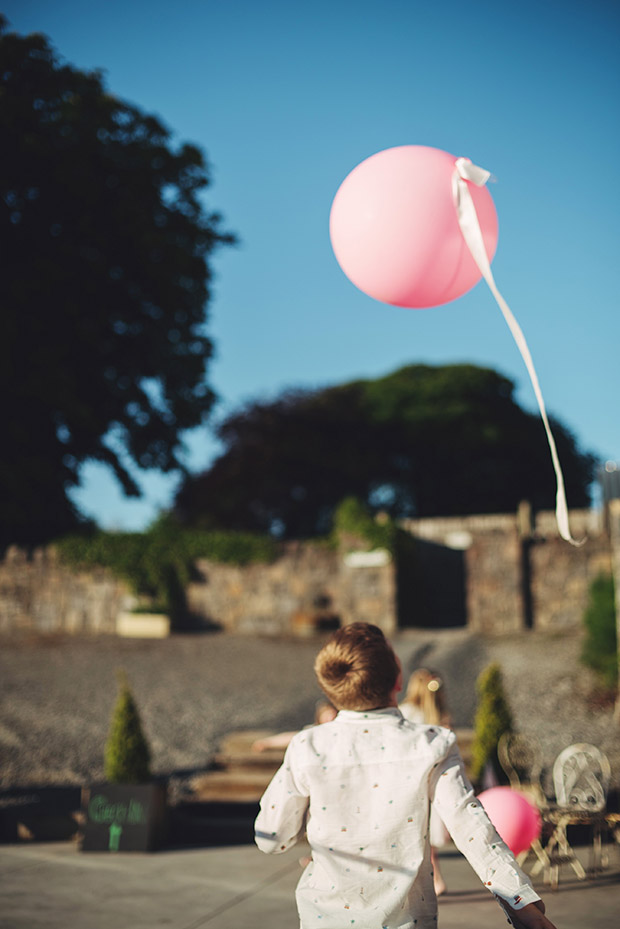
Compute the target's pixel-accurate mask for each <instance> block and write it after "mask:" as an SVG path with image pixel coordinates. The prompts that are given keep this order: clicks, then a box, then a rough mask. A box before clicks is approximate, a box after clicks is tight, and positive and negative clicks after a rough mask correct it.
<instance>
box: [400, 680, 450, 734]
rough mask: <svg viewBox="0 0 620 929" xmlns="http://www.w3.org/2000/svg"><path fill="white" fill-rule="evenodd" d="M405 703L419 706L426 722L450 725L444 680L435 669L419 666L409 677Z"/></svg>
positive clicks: (436, 724)
mask: <svg viewBox="0 0 620 929" xmlns="http://www.w3.org/2000/svg"><path fill="white" fill-rule="evenodd" d="M403 703H410V704H411V705H412V706H416V707H418V708H419V709H420V710H421V711H422V714H423V716H424V722H425V723H427V724H429V725H431V726H433V725H434V726H449V725H450V722H451V720H450V715H449V713H448V710H447V707H446V699H445V690H444V686H443V681H442V679H441V678H440V676H439V675H438V674H437V673H436V672H435V671H429V669H428V668H418V669H417V671H414V672H413V674H412V675H411V677H410V678H409V683H408V684H407V692H406V694H405V699H404V700H403Z"/></svg>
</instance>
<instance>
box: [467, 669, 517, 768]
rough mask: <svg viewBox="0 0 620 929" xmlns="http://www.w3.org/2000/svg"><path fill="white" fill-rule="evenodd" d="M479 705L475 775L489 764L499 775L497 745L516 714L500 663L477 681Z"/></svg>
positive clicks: (473, 755) (473, 757) (482, 674)
mask: <svg viewBox="0 0 620 929" xmlns="http://www.w3.org/2000/svg"><path fill="white" fill-rule="evenodd" d="M476 690H477V692H478V709H477V710H476V718H475V720H474V741H473V743H472V766H471V767H472V777H473V779H474V780H479V779H480V778H481V777H482V775H483V773H484V770H485V768H486V767H487V765H491V767H492V768H493V770H494V772H495V773H496V774H497V775H499V774H500V773H501V772H500V768H499V762H498V759H497V745H498V743H499V740H500V738H501V736H502V735H503V734H504V733H505V732H511V731H512V714H511V712H510V707H509V706H508V701H507V700H506V695H505V693H504V682H503V678H502V669H501V668H500V666H499V665H498V664H497V663H495V662H494V663H492V664H490V665H489V666H488V667H487V668H485V669H484V671H482V672H481V674H480V675H479V677H478V680H477V681H476Z"/></svg>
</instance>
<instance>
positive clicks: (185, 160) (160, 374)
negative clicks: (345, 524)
mask: <svg viewBox="0 0 620 929" xmlns="http://www.w3.org/2000/svg"><path fill="white" fill-rule="evenodd" d="M0 132H1V134H2V140H3V144H2V154H1V155H0V159H1V168H2V169H1V170H0V191H1V201H0V203H1V210H0V226H1V231H2V249H1V250H0V267H1V274H2V311H1V313H0V385H1V389H2V395H3V397H4V398H5V403H6V405H7V408H8V409H9V410H10V415H9V416H8V417H5V420H4V424H3V456H2V462H1V463H0V510H1V511H2V530H1V533H0V544H6V543H10V542H18V543H33V542H40V541H44V540H46V539H48V538H50V537H51V536H53V535H57V534H59V533H61V532H64V531H66V530H68V529H70V528H72V527H73V526H74V525H75V524H76V521H77V518H78V514H77V513H76V511H75V509H74V507H73V506H72V504H71V502H70V500H69V498H68V497H67V490H68V489H70V488H71V486H73V485H75V484H76V483H77V482H78V472H79V466H80V464H81V463H82V462H84V461H85V460H88V459H90V460H97V461H101V462H104V463H106V464H108V465H109V466H110V467H111V468H112V469H113V470H114V472H115V474H116V476H117V478H118V479H119V481H120V482H121V484H122V486H123V488H124V490H125V492H126V493H127V494H129V495H138V494H139V488H138V486H137V484H136V481H135V480H134V479H133V477H132V475H131V474H130V472H129V470H128V467H127V466H126V465H125V464H124V463H123V460H124V461H125V462H129V463H130V465H129V466H130V467H131V466H133V465H136V466H138V467H139V468H159V469H161V470H162V471H170V470H174V469H178V468H180V461H179V449H180V444H181V434H182V432H183V430H185V429H188V428H191V427H194V426H196V425H197V424H199V423H200V422H202V421H203V420H204V418H205V416H206V415H207V414H208V412H209V410H210V409H211V407H212V404H213V400H214V396H213V393H212V391H211V390H210V389H209V387H208V386H207V384H206V382H205V372H206V365H207V362H208V360H209V358H210V355H211V352H212V345H211V341H210V339H209V338H208V337H207V336H206V335H205V331H204V324H205V321H206V306H207V303H208V300H209V296H210V294H209V282H210V268H209V264H208V258H209V256H210V253H211V252H212V250H213V249H214V248H215V247H216V246H218V245H219V244H221V243H229V242H231V241H232V237H231V236H230V235H228V234H226V233H223V232H222V231H220V219H219V217H218V215H217V214H215V213H212V212H208V211H206V210H205V208H204V205H203V203H202V191H203V190H204V188H205V187H206V186H207V185H208V183H209V174H208V168H207V166H206V163H205V160H204V157H203V154H202V152H201V151H200V150H199V149H198V148H196V147H195V146H193V145H188V144H183V145H180V146H178V147H173V146H172V144H171V140H170V132H169V130H168V129H167V128H166V127H165V126H164V125H162V123H161V122H160V121H159V120H158V119H156V118H155V117H153V116H150V115H148V114H145V113H143V112H141V111H140V110H139V109H137V108H136V107H135V106H132V105H130V104H128V103H125V102H123V101H121V100H119V99H117V98H116V97H114V96H113V95H112V94H111V93H110V92H109V91H108V90H107V89H106V87H105V84H104V81H103V78H102V75H101V74H100V73H99V72H93V73H85V72H83V71H80V70H77V69H76V68H74V67H71V66H70V65H68V64H65V63H63V62H62V61H61V60H60V59H59V58H58V56H57V55H56V53H55V52H54V50H53V49H52V48H51V46H50V45H49V43H48V40H47V39H46V38H45V37H44V36H41V35H29V36H19V35H16V34H14V33H10V32H8V31H7V27H6V21H5V20H4V19H2V18H0Z"/></svg>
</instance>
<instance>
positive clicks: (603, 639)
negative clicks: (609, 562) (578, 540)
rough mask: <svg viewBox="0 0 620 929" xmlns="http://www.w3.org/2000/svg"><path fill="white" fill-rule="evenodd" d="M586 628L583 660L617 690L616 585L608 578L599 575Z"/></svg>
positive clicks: (585, 616) (585, 618)
mask: <svg viewBox="0 0 620 929" xmlns="http://www.w3.org/2000/svg"><path fill="white" fill-rule="evenodd" d="M583 624H584V626H585V630H586V635H585V639H584V642H583V648H582V652H581V660H582V661H583V663H584V664H586V665H588V667H590V668H592V669H593V670H594V671H596V673H597V674H598V675H599V677H600V679H601V682H602V683H603V684H604V685H605V686H606V687H609V688H613V687H614V686H615V685H616V682H617V680H618V640H617V633H616V603H615V597H614V581H613V578H612V577H610V576H609V575H608V574H599V575H598V577H596V578H594V580H593V581H592V583H591V584H590V590H589V596H588V604H587V606H586V610H585V613H584V614H583Z"/></svg>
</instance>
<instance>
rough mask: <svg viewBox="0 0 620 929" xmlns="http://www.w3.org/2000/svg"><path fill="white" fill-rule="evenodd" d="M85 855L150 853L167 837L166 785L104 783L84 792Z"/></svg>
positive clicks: (83, 849) (83, 842) (83, 838)
mask: <svg viewBox="0 0 620 929" xmlns="http://www.w3.org/2000/svg"><path fill="white" fill-rule="evenodd" d="M82 812H83V813H84V816H85V824H84V833H83V837H82V845H81V847H82V851H83V852H148V851H153V850H154V849H155V848H158V847H159V845H160V844H161V842H162V841H163V837H164V827H165V813H166V788H165V785H163V784H101V785H97V786H93V787H89V788H85V789H84V790H83V791H82Z"/></svg>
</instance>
